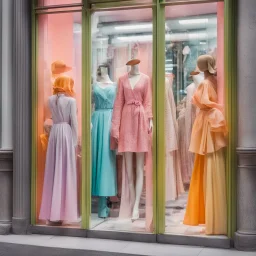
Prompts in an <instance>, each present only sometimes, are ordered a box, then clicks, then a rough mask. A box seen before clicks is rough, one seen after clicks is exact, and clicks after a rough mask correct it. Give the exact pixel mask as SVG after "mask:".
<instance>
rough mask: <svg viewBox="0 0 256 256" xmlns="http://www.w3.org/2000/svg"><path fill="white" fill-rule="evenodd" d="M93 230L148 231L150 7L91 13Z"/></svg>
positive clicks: (150, 206)
mask: <svg viewBox="0 0 256 256" xmlns="http://www.w3.org/2000/svg"><path fill="white" fill-rule="evenodd" d="M91 86H92V109H93V112H92V132H91V134H92V135H91V140H92V152H91V157H92V215H91V228H92V229H94V230H112V231H113V230H116V231H130V232H152V231H153V180H152V175H153V174H152V129H153V121H152V118H153V115H152V111H153V110H152V107H153V100H152V10H151V9H138V10H136V9H135V10H120V11H108V12H97V13H95V14H94V15H93V16H92V85H91Z"/></svg>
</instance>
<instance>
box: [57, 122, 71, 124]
mask: <svg viewBox="0 0 256 256" xmlns="http://www.w3.org/2000/svg"><path fill="white" fill-rule="evenodd" d="M53 124H69V123H68V122H57V123H53Z"/></svg>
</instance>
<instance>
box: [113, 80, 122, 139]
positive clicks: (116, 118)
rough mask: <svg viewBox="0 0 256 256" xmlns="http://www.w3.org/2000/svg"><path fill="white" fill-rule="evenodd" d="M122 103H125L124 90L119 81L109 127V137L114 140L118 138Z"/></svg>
mask: <svg viewBox="0 0 256 256" xmlns="http://www.w3.org/2000/svg"><path fill="white" fill-rule="evenodd" d="M124 101H125V99H124V88H123V84H122V80H121V79H119V82H118V89H117V95H116V99H115V103H114V108H113V115H112V125H111V137H113V138H116V139H118V138H119V128H120V123H121V117H122V110H123V106H124Z"/></svg>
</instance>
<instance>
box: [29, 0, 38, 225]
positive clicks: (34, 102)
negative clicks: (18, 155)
mask: <svg viewBox="0 0 256 256" xmlns="http://www.w3.org/2000/svg"><path fill="white" fill-rule="evenodd" d="M36 4H37V0H33V1H32V14H31V15H32V17H31V22H32V28H31V29H32V60H31V63H32V77H31V80H32V104H31V107H32V124H31V125H32V140H31V143H32V144H31V148H32V150H31V217H30V221H31V224H32V225H35V224H36V175H37V173H36V170H37V147H36V140H37V107H36V106H37V97H38V95H37V48H38V42H37V40H38V33H37V31H38V22H37V17H36V13H35V7H36Z"/></svg>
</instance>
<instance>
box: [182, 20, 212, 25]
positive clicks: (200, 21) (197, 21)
mask: <svg viewBox="0 0 256 256" xmlns="http://www.w3.org/2000/svg"><path fill="white" fill-rule="evenodd" d="M179 23H180V24H181V25H191V24H202V23H208V19H191V20H179Z"/></svg>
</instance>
